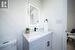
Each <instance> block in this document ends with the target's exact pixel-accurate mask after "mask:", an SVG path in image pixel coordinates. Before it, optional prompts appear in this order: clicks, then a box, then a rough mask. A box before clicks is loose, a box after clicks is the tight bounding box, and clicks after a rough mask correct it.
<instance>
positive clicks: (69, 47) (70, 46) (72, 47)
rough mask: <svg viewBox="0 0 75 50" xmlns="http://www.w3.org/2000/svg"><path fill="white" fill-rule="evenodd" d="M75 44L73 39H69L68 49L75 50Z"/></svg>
mask: <svg viewBox="0 0 75 50" xmlns="http://www.w3.org/2000/svg"><path fill="white" fill-rule="evenodd" d="M74 45H75V44H73V42H72V40H68V42H67V50H75V46H74Z"/></svg>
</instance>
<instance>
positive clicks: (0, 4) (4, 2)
mask: <svg viewBox="0 0 75 50" xmlns="http://www.w3.org/2000/svg"><path fill="white" fill-rule="evenodd" d="M0 8H8V0H0Z"/></svg>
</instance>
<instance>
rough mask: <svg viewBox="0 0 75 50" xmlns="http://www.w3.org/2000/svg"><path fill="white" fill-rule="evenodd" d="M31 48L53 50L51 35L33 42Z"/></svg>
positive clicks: (34, 49)
mask: <svg viewBox="0 0 75 50" xmlns="http://www.w3.org/2000/svg"><path fill="white" fill-rule="evenodd" d="M29 46H30V47H29V48H30V50H51V34H48V35H46V36H44V37H41V38H39V39H37V40H35V41H33V42H31V43H30V45H29Z"/></svg>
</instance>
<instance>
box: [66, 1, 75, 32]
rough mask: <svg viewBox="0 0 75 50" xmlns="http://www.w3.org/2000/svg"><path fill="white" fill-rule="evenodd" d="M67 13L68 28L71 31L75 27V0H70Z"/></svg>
mask: <svg viewBox="0 0 75 50" xmlns="http://www.w3.org/2000/svg"><path fill="white" fill-rule="evenodd" d="M67 15H68V17H67V18H68V20H67V28H68V31H69V32H70V31H71V30H72V29H73V28H75V0H68V11H67Z"/></svg>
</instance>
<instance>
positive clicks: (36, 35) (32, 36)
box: [24, 32, 49, 42]
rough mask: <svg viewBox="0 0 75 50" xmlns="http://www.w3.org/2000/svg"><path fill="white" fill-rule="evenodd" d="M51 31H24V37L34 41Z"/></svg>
mask: <svg viewBox="0 0 75 50" xmlns="http://www.w3.org/2000/svg"><path fill="white" fill-rule="evenodd" d="M48 33H49V32H46V33H45V32H31V33H28V34H25V33H24V37H25V38H26V39H27V40H28V41H29V42H31V41H34V40H36V39H39V38H41V37H43V36H45V35H47V34H48Z"/></svg>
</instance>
